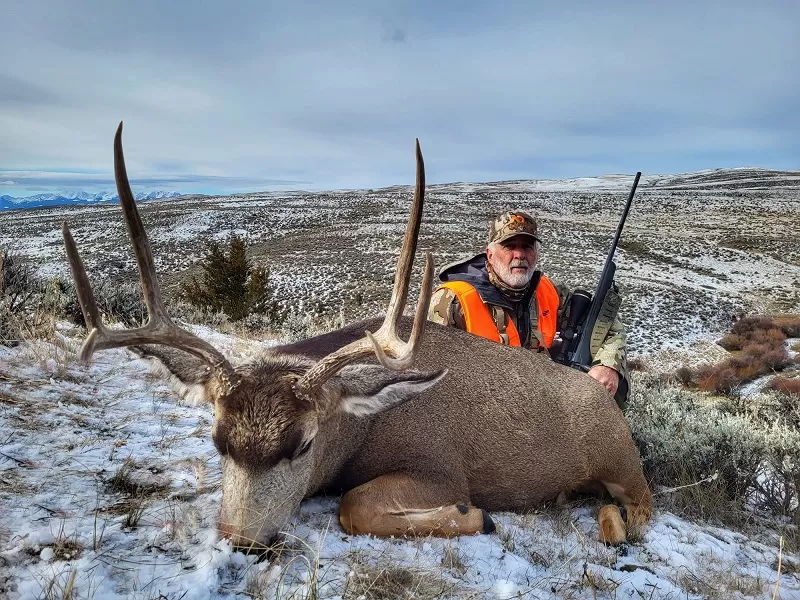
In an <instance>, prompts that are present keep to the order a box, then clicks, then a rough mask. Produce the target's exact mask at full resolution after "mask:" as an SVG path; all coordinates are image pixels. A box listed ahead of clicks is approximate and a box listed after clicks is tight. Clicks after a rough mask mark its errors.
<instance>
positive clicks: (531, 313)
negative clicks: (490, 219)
mask: <svg viewBox="0 0 800 600" xmlns="http://www.w3.org/2000/svg"><path fill="white" fill-rule="evenodd" d="M541 276H542V274H541V272H540V271H536V273H535V274H534V277H533V279H532V280H531V286H530V288H529V289H528V291H527V292H526V293H525V295H524V296H523V297H522V299H521V300H520V301H518V302H516V303H514V302H511V301H509V300H508V299H507V298H506V297H505V296H503V294H502V293H501V292H500V290H498V289H497V288H496V287H495V286H493V285H492V284H491V283H490V282H489V274H488V272H487V271H486V255H485V254H478V255H477V256H474V257H472V258H470V259H468V260H466V261H460V262H456V263H452V264H450V265H446V266H445V267H443V268H442V270H441V271H440V272H439V279H440V280H441V281H466V282H468V283H470V284H472V285H473V287H475V289H476V290H477V291H478V293H479V294H480V296H481V299H483V301H484V303H485V304H486V305H487V306H488V308H489V311H490V312H491V314H492V316H493V318H494V320H495V323H496V324H497V326H498V330H499V331H501V332H504V331H505V330H506V329H507V327H508V322H509V320H511V321H512V322H513V323H514V326H515V327H516V328H517V331H518V332H519V336H520V340H521V342H522V346H523V347H525V348H529V349H535V348H537V347H538V336H537V332H536V325H537V323H538V315H539V308H538V306H537V303H536V294H535V292H536V284H537V283H538V281H539V280H540V278H541ZM554 285H555V287H556V290H557V291H558V296H559V304H558V330H559V331H562V330H563V328H564V327H565V325H566V322H567V319H568V318H569V306H570V300H571V298H572V291H571V290H569V289H568V288H567V287H565V286H563V285H559V284H555V283H554ZM620 303H621V297H620V295H619V291H618V290H617V288H616V286H612V288H611V290H609V292H608V294H607V296H606V301H605V303H604V304H603V307H602V310H601V311H600V315H599V317H598V319H597V322H596V323H595V327H594V329H593V330H592V335H591V344H590V349H591V353H592V357H593V362H592V365H593V366H594V365H604V366H606V367H611V368H612V369H614V370H615V371H617V372H618V373H619V374H620V384H619V389H618V390H617V394H616V400H617V403H618V404H619V405H620V407H624V406H625V405H626V404H627V397H628V389H629V385H628V381H629V377H628V363H627V355H626V350H625V341H626V332H625V328H624V326H623V324H622V322H621V321H620V320H619V317H618V315H617V313H618V310H619V305H620ZM428 319H429V320H430V321H433V322H435V323H439V324H441V325H450V326H453V327H458V328H459V329H463V330H466V323H465V320H464V312H463V310H462V308H461V304H460V303H459V302H458V300H457V299H456V295H455V293H454V292H453V291H452V290H449V289H447V288H440V289H438V290H436V291H435V292H434V294H433V297H432V298H431V302H430V306H429V309H428Z"/></svg>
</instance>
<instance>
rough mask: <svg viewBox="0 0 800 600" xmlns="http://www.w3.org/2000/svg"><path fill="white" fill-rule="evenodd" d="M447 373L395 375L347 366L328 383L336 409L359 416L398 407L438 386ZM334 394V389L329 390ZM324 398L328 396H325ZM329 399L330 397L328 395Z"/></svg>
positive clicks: (376, 368) (378, 369)
mask: <svg viewBox="0 0 800 600" xmlns="http://www.w3.org/2000/svg"><path fill="white" fill-rule="evenodd" d="M445 375H447V370H444V371H436V372H433V373H420V372H415V371H405V372H402V373H395V372H393V371H387V370H386V369H384V368H383V367H380V366H378V365H350V366H347V367H345V368H343V369H342V370H341V371H340V372H339V373H338V374H337V375H336V377H334V378H333V379H334V381H332V382H330V383H331V385H332V387H336V388H338V389H337V390H335V392H336V393H334V394H332V396H333V398H334V399H333V401H334V402H337V401H338V407H337V409H338V410H340V411H342V412H347V413H350V414H352V415H357V416H359V417H363V416H367V415H374V414H377V413H379V412H383V411H384V410H388V409H390V408H394V407H395V406H399V405H401V404H403V403H404V402H407V401H408V400H411V399H412V398H415V397H416V396H418V395H419V394H421V393H422V392H424V391H425V390H427V389H428V388H429V387H432V386H434V385H436V384H437V383H439V382H440V381H441V380H442V379H443V378H444V376H445ZM330 391H333V390H330ZM325 395H327V394H325ZM328 397H329V398H331V396H328Z"/></svg>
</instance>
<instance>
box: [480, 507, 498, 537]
mask: <svg viewBox="0 0 800 600" xmlns="http://www.w3.org/2000/svg"><path fill="white" fill-rule="evenodd" d="M481 515H482V516H483V533H494V532H495V531H496V530H497V526H496V525H495V524H494V520H493V519H492V517H490V516H489V513H488V512H486V511H485V510H483V509H481Z"/></svg>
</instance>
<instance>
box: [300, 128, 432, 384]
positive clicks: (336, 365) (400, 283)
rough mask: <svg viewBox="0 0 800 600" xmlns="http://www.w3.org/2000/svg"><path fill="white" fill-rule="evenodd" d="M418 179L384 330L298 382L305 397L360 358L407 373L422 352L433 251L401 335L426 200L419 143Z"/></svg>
mask: <svg viewBox="0 0 800 600" xmlns="http://www.w3.org/2000/svg"><path fill="white" fill-rule="evenodd" d="M416 158H417V177H416V185H415V187H414V201H413V204H412V206H411V214H410V215H409V219H408V224H407V225H406V232H405V236H404V238H403V247H402V250H401V251H400V256H399V258H398V259H397V270H396V272H395V277H394V288H393V290H392V297H391V299H390V300H389V306H388V308H387V310H386V317H385V318H384V320H383V324H382V325H381V327H380V329H378V331H376V332H375V333H374V334H373V333H370V332H369V331H367V332H365V334H366V335H365V337H364V338H362V339H360V340H357V341H355V342H352V343H350V344H348V345H346V346H344V347H342V348H340V349H338V350H336V351H334V352H332V353H331V354H329V355H327V356H326V357H324V358H322V359H321V360H320V361H319V362H317V363H316V364H315V365H314V366H313V367H311V368H310V369H309V370H308V371H307V372H306V374H305V375H304V376H303V377H302V378H301V379H300V380H299V381H298V382H297V384H296V386H295V390H296V392H298V393H299V394H300V395H303V396H305V397H312V396H313V394H314V392H315V391H316V390H318V389H319V388H320V386H322V384H323V383H325V382H326V381H327V380H328V379H330V378H331V377H332V376H333V375H335V374H336V373H337V372H338V371H339V370H340V369H341V368H342V367H344V366H345V365H347V364H348V363H351V362H353V361H355V360H357V359H359V358H364V357H367V356H370V355H372V354H373V353H374V354H375V356H376V357H377V359H378V361H379V362H380V363H381V364H382V365H383V366H384V367H386V368H387V369H392V370H394V371H403V370H405V369H408V368H409V367H411V365H412V364H413V363H414V359H415V358H416V355H417V351H418V350H419V344H420V340H421V339H422V334H423V333H424V331H425V323H426V321H427V311H428V304H429V303H430V299H431V293H432V289H431V281H432V280H433V260H432V259H431V255H430V252H428V253H426V258H425V274H424V276H423V278H422V287H421V289H420V296H419V300H418V303H417V310H416V313H415V315H414V325H413V327H412V330H411V335H410V337H409V340H408V342H403V341H402V340H401V339H400V337H399V336H398V334H397V325H398V322H399V320H400V317H401V315H402V314H403V308H404V307H405V305H406V300H407V299H408V285H409V281H410V279H411V266H412V265H413V263H414V254H415V252H416V250H417V240H418V238H419V228H420V223H421V222H422V207H423V204H424V200H425V163H424V161H423V160H422V151H421V150H420V148H419V140H417V141H416Z"/></svg>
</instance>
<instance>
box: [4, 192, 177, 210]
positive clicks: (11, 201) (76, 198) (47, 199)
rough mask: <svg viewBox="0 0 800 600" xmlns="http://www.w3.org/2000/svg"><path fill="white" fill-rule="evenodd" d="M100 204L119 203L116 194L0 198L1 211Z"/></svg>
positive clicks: (144, 196) (141, 196)
mask: <svg viewBox="0 0 800 600" xmlns="http://www.w3.org/2000/svg"><path fill="white" fill-rule="evenodd" d="M180 195H181V194H180V193H178V192H166V191H163V190H159V191H154V192H137V193H135V194H134V195H133V197H134V198H136V200H137V201H139V200H156V199H158V198H175V197H177V196H180ZM99 202H119V196H118V195H117V193H116V192H98V193H95V194H92V193H89V192H68V193H65V194H38V195H36V196H28V197H26V198H14V197H12V196H0V210H5V209H12V208H37V207H41V206H59V205H61V204H94V203H99Z"/></svg>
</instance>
